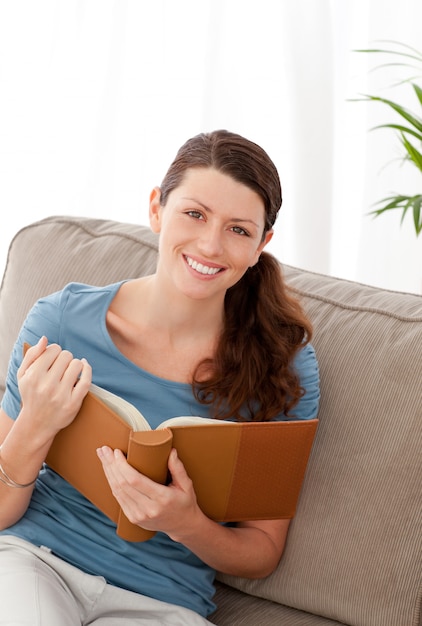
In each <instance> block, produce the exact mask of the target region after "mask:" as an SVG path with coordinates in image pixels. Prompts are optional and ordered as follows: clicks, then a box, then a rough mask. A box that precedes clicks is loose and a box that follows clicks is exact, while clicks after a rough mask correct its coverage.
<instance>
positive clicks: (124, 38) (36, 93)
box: [0, 0, 422, 292]
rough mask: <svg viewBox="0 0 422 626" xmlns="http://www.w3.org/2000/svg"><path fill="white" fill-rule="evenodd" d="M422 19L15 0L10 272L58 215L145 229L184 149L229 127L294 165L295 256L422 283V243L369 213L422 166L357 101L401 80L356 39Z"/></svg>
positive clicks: (4, 136) (320, 10) (345, 6)
mask: <svg viewBox="0 0 422 626" xmlns="http://www.w3.org/2000/svg"><path fill="white" fill-rule="evenodd" d="M421 23H422V3H421V2H420V0H402V2H400V6H399V10H398V6H397V3H396V1H395V0H394V1H393V0H332V1H330V0H295V1H294V2H293V1H292V0H279V1H278V2H274V1H273V0H261V1H260V2H259V3H256V2H252V1H251V0H154V1H153V2H152V1H151V2H147V1H143V0H142V1H141V0H115V1H114V2H113V1H112V0H89V1H82V0H81V1H78V2H77V1H75V2H69V1H67V0H49V1H47V0H37V2H33V1H32V0H14V1H13V2H12V1H10V0H0V209H1V218H0V219H1V229H0V268H1V267H2V265H4V262H5V258H6V250H7V246H8V243H9V240H10V238H11V237H12V236H13V234H14V233H15V231H16V230H17V229H18V228H20V227H21V226H24V225H25V224H27V223H28V222H30V221H33V220H36V219H40V218H43V217H45V216H48V215H52V214H71V215H87V216H94V217H105V218H112V219H118V220H125V221H129V222H138V223H146V222H147V209H148V196H149V191H150V189H151V188H152V187H153V186H154V185H156V184H159V183H160V181H161V178H162V176H163V174H164V172H165V170H166V168H167V166H168V164H169V162H170V160H171V159H172V158H173V156H174V154H175V152H176V150H177V148H178V147H179V145H180V144H181V143H182V142H183V141H184V140H185V139H186V138H187V137H189V136H191V135H193V134H196V133H197V132H200V131H203V130H211V129H213V128H222V127H224V128H229V129H230V130H234V131H236V132H240V133H242V134H244V135H246V136H247V137H249V138H250V139H253V140H255V141H257V142H258V143H260V144H261V145H262V146H263V147H264V148H265V149H267V151H268V152H269V154H270V155H271V156H272V158H273V159H274V161H275V162H276V164H277V166H278V168H279V171H280V176H281V180H282V185H283V190H284V206H283V209H282V213H281V216H280V219H279V223H278V224H277V231H276V235H275V237H274V238H273V241H272V242H271V249H272V251H273V252H274V253H275V254H276V255H277V256H278V257H279V258H280V259H281V260H282V261H284V262H286V263H290V264H293V265H298V266H300V267H304V268H307V269H312V270H315V271H320V272H326V273H331V274H334V275H337V276H343V277H345V278H350V279H356V280H359V281H361V282H367V283H370V284H375V285H380V286H383V287H387V288H391V289H401V290H407V291H416V292H420V291H421V287H422V285H421V283H422V237H420V238H419V240H417V239H416V237H415V235H414V234H413V232H412V229H411V228H410V224H406V223H405V224H404V226H403V228H400V227H399V218H398V216H395V215H391V216H386V217H382V218H379V219H377V220H372V219H371V218H368V217H367V215H366V214H367V212H368V211H369V210H370V209H371V205H372V203H373V202H375V201H376V200H378V199H380V198H382V197H384V196H385V195H388V194H389V192H390V191H391V190H392V188H394V189H395V190H397V191H401V190H402V189H403V188H404V189H405V192H406V193H407V188H408V186H409V185H410V184H411V185H413V186H414V187H415V188H419V190H420V189H421V184H420V182H421V181H420V177H419V179H416V177H414V178H412V176H411V174H410V173H408V172H407V171H404V168H401V169H398V168H393V166H388V167H387V168H385V169H383V167H384V165H385V163H386V162H387V161H390V160H391V158H392V157H393V156H394V155H395V152H396V150H397V147H396V146H397V144H396V143H395V142H394V139H391V138H389V137H388V136H387V134H383V131H376V132H373V133H370V132H369V130H368V129H369V128H370V126H372V125H374V123H378V122H377V119H378V118H377V116H378V115H382V113H381V112H380V110H379V109H378V110H376V109H375V107H368V106H367V105H365V104H363V103H356V102H354V103H352V102H350V101H349V99H351V98H355V97H356V96H357V95H358V94H359V93H360V92H362V91H364V90H365V89H366V88H375V87H380V88H384V87H385V86H387V85H388V84H389V83H390V82H391V81H390V76H387V77H384V78H383V79H382V78H376V77H375V75H374V74H369V73H368V67H369V61H370V59H368V58H367V56H365V55H358V54H357V53H355V52H353V50H354V49H356V48H362V47H368V46H370V45H372V44H373V43H374V41H375V40H377V39H398V40H401V41H403V42H405V43H408V44H410V45H414V46H416V47H418V45H419V44H420V24H421ZM377 81H379V82H377ZM382 81H384V82H383V84H382ZM410 181H411V182H410ZM47 245H48V243H47Z"/></svg>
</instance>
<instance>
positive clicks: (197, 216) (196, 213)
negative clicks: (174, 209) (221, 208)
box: [186, 209, 204, 220]
mask: <svg viewBox="0 0 422 626" xmlns="http://www.w3.org/2000/svg"><path fill="white" fill-rule="evenodd" d="M186 214H187V215H189V216H190V217H194V218H195V219H197V220H202V219H204V217H203V215H202V213H201V212H200V211H195V209H192V210H191V211H186Z"/></svg>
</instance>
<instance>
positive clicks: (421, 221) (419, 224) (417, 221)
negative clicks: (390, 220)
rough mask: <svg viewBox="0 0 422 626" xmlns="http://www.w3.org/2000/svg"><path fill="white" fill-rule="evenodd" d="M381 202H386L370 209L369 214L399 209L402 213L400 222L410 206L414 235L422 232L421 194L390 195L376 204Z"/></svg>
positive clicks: (377, 214)
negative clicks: (374, 208) (381, 205)
mask: <svg viewBox="0 0 422 626" xmlns="http://www.w3.org/2000/svg"><path fill="white" fill-rule="evenodd" d="M383 202H387V204H386V205H385V206H383V207H381V208H380V209H376V210H374V211H371V213H370V214H371V215H374V216H375V217H378V216H379V215H382V214H383V213H385V211H391V210H393V209H401V210H402V215H401V219H400V224H402V223H403V220H404V218H405V216H406V213H407V212H408V210H409V209H410V208H412V217H413V225H414V228H415V232H416V236H418V235H419V234H420V233H421V232H422V210H421V209H422V194H419V195H416V196H399V195H397V196H390V197H389V198H384V199H383V200H380V201H379V202H376V204H381V203H383Z"/></svg>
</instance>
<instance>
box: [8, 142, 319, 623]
mask: <svg viewBox="0 0 422 626" xmlns="http://www.w3.org/2000/svg"><path fill="white" fill-rule="evenodd" d="M280 206H281V188H280V182H279V178H278V173H277V170H276V168H275V166H274V164H273V163H272V161H271V160H270V159H269V157H268V155H267V154H266V153H265V152H264V150H262V148H260V147H259V146H257V145H256V144H255V143H253V142H251V141H248V140H246V139H244V138H243V137H241V136H239V135H236V134H234V133H229V132H227V131H216V132H212V133H209V134H201V135H198V136H196V137H194V138H192V139H190V140H188V141H187V142H186V143H185V144H184V145H183V146H182V147H181V148H180V150H179V152H178V154H177V155H176V158H175V160H174V162H173V163H172V165H171V166H170V168H169V170H168V172H167V174H166V176H165V178H164V180H163V183H162V185H161V187H156V188H155V189H153V191H152V193H151V196H150V225H151V228H152V230H153V231H154V232H155V233H159V260H158V265H157V270H156V272H155V274H153V275H151V276H147V277H142V278H138V279H135V280H128V281H123V282H120V283H118V284H114V285H109V286H107V287H92V286H88V285H81V284H70V285H67V286H66V287H65V288H64V289H63V290H62V291H60V292H58V293H55V294H52V295H51V296H49V297H46V298H43V299H41V300H40V301H38V302H37V303H36V304H35V306H34V307H33V309H32V310H31V311H30V313H29V315H28V317H27V319H26V321H25V323H24V325H23V327H22V329H21V332H20V335H19V337H18V340H17V342H16V345H15V348H14V350H13V353H12V356H11V360H10V366H9V373H8V381H7V390H6V394H5V396H4V399H3V403H2V409H1V412H0V442H2V445H1V449H0V464H1V465H0V503H1V506H0V528H1V529H2V532H1V533H0V554H1V558H0V576H1V579H0V604H1V606H2V615H8V616H9V620H10V622H12V621H13V623H20V622H19V620H21V622H22V623H24V621H25V619H27V621H26V622H25V623H29V622H30V619H31V616H32V619H33V620H34V623H42V624H43V626H50V624H51V625H54V626H57V624H60V625H64V626H67V625H68V624H69V625H72V626H73V625H75V624H86V623H89V624H96V625H97V626H99V625H100V624H106V623H107V624H108V623H110V621H108V619H110V617H111V616H112V623H113V624H143V623H148V624H151V623H156V624H176V623H177V624H180V623H183V624H202V623H209V622H207V620H206V617H207V616H209V615H210V614H211V613H212V612H213V610H214V609H215V606H214V604H213V601H212V598H213V593H214V588H213V580H214V573H215V570H219V571H223V572H226V573H229V574H234V575H239V576H244V577H250V578H259V577H264V576H267V575H269V574H270V573H271V572H272V571H273V570H274V568H275V567H276V566H277V563H278V562H279V559H280V556H281V554H282V552H283V547H284V544H285V540H286V535H287V531H288V526H289V521H288V520H271V521H270V520H263V521H262V520H261V521H251V522H243V523H239V524H235V525H233V524H230V525H223V524H219V523H216V522H214V521H212V520H210V519H209V518H207V517H206V516H205V515H204V514H203V512H202V511H201V510H200V509H199V507H198V505H197V503H196V499H195V493H194V490H193V487H192V483H191V481H190V479H189V477H188V475H187V474H186V471H185V469H184V466H183V465H182V463H181V461H180V460H179V459H178V458H177V454H176V451H175V450H173V451H172V453H171V455H170V459H169V471H170V474H171V478H172V481H171V483H170V484H169V485H168V486H163V485H158V484H156V483H154V482H153V481H151V480H149V479H148V478H147V477H145V476H143V475H141V474H139V473H138V472H137V471H136V470H134V469H133V468H132V467H130V466H129V465H128V464H127V462H126V460H125V457H124V455H123V454H122V452H121V451H119V450H111V449H110V448H108V447H106V446H104V447H102V448H100V449H99V450H98V451H97V453H98V457H99V462H101V463H102V465H103V469H104V472H105V474H106V477H107V479H108V481H109V484H110V486H111V489H112V491H113V493H114V495H115V497H116V498H117V500H118V501H119V503H120V505H121V507H122V508H123V510H124V512H125V513H126V515H127V516H128V517H129V519H130V520H131V521H132V522H134V523H136V524H139V525H140V526H142V527H144V528H148V529H151V530H155V531H158V532H157V534H155V536H154V537H153V538H152V539H150V540H149V541H146V542H142V543H128V542H125V541H123V540H122V539H120V538H119V537H118V536H117V535H116V533H115V527H114V526H113V524H112V522H111V521H110V520H108V518H106V517H105V516H104V515H103V514H102V513H100V511H99V510H98V509H96V508H95V507H94V506H93V505H91V504H90V503H89V502H88V501H87V500H86V499H85V498H84V497H83V496H81V495H80V494H79V493H78V492H77V491H75V490H74V489H73V488H72V487H71V486H70V485H69V484H68V483H66V481H64V480H63V479H62V478H60V477H59V476H58V475H57V474H55V473H54V472H53V471H52V470H51V469H49V468H48V466H43V462H44V459H45V457H46V454H47V451H48V449H49V446H50V445H51V442H52V441H53V439H54V436H55V435H56V433H57V432H58V431H59V430H60V429H62V428H64V427H65V426H66V425H67V424H69V423H70V422H71V421H72V420H73V418H74V417H75V415H76V413H77V411H78V409H79V407H80V405H81V402H82V400H83V398H84V396H85V394H86V393H87V391H88V388H89V385H90V383H91V380H93V382H95V383H96V384H98V385H100V386H102V387H105V388H108V389H109V390H110V391H113V392H115V393H118V394H120V395H121V396H122V397H124V398H126V399H127V400H129V401H130V402H132V403H133V404H135V405H137V406H138V408H139V409H140V410H141V411H142V413H143V414H144V415H145V416H146V417H147V419H148V421H149V422H150V423H151V425H152V427H153V428H154V427H155V426H156V425H158V424H159V423H160V422H161V421H162V420H163V419H165V418H166V417H169V416H173V415H178V414H179V415H183V414H188V413H192V414H196V415H201V416H204V417H214V418H216V419H238V420H241V419H243V420H262V421H265V420H273V419H291V418H294V419H310V418H314V417H315V416H316V414H317V409H318V400H319V380H318V367H317V362H316V359H315V354H314V351H313V348H312V346H311V344H310V343H309V342H310V339H311V327H310V324H309V321H308V320H307V319H306V317H305V315H304V314H303V312H302V310H301V308H300V305H299V303H298V302H297V301H296V300H295V299H294V298H293V297H292V296H291V295H290V294H289V293H288V291H287V289H286V286H285V285H284V283H283V279H282V275H281V273H280V268H279V265H278V263H277V261H276V260H275V259H274V258H273V257H272V256H271V255H269V254H268V253H266V252H263V250H264V248H265V246H266V244H267V243H268V242H269V241H270V239H271V237H272V233H273V231H272V227H273V224H274V222H275V219H276V217H277V213H278V211H279V208H280ZM25 342H28V343H29V344H30V345H31V346H32V347H31V348H30V349H29V350H28V351H27V353H26V355H25V357H24V359H23V361H22V356H21V355H22V348H23V344H24V343H25ZM41 467H43V469H41V471H40V468H41ZM35 615H37V616H38V617H37V619H38V620H39V621H38V622H37V621H36V619H35V618H34V616H35ZM28 616H29V618H28ZM147 617H149V619H150V620H152V621H145V622H144V621H143V620H144V619H147ZM12 618H13V619H12ZM7 623H9V622H7Z"/></svg>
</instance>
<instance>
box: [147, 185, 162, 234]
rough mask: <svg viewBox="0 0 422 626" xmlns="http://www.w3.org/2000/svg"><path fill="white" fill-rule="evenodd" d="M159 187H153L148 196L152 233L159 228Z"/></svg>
mask: <svg viewBox="0 0 422 626" xmlns="http://www.w3.org/2000/svg"><path fill="white" fill-rule="evenodd" d="M160 200H161V189H160V188H159V187H154V189H153V190H152V191H151V193H150V196H149V224H150V227H151V230H152V232H153V233H157V234H158V233H159V232H160V230H161V211H162V207H161V204H160Z"/></svg>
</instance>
